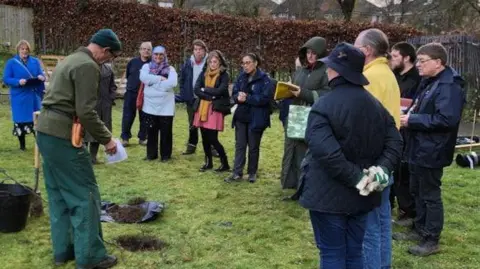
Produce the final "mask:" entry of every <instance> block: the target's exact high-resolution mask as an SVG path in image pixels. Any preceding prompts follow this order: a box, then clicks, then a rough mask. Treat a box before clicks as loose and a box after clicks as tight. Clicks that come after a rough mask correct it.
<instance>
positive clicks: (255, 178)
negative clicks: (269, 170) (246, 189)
mask: <svg viewBox="0 0 480 269" xmlns="http://www.w3.org/2000/svg"><path fill="white" fill-rule="evenodd" d="M255 181H257V175H256V174H251V175H248V182H250V183H255Z"/></svg>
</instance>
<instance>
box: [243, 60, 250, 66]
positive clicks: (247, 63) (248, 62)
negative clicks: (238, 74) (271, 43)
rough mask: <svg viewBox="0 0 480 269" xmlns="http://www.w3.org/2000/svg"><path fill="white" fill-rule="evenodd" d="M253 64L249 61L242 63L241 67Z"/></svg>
mask: <svg viewBox="0 0 480 269" xmlns="http://www.w3.org/2000/svg"><path fill="white" fill-rule="evenodd" d="M251 63H252V61H247V62H242V63H241V65H243V66H245V65H250V64H251Z"/></svg>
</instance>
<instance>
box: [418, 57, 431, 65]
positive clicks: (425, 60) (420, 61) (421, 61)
mask: <svg viewBox="0 0 480 269" xmlns="http://www.w3.org/2000/svg"><path fill="white" fill-rule="evenodd" d="M431 60H436V59H432V58H429V59H417V60H416V61H415V63H417V64H425V63H426V62H428V61H431Z"/></svg>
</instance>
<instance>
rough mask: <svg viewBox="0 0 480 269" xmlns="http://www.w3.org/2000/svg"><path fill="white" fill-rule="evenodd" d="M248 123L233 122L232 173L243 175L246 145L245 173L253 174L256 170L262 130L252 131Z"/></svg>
mask: <svg viewBox="0 0 480 269" xmlns="http://www.w3.org/2000/svg"><path fill="white" fill-rule="evenodd" d="M248 127H249V124H248V123H242V122H238V121H237V122H235V161H234V162H235V163H234V167H233V173H234V174H236V175H239V176H242V175H243V168H244V167H245V162H246V153H247V146H248V167H247V173H248V174H249V175H254V174H256V173H257V170H258V161H259V156H260V142H261V140H262V135H263V131H261V132H252V131H250V130H249V128H248Z"/></svg>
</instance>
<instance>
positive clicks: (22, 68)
mask: <svg viewBox="0 0 480 269" xmlns="http://www.w3.org/2000/svg"><path fill="white" fill-rule="evenodd" d="M30 48H31V47H30V44H29V43H28V42H27V41H26V40H21V41H20V42H18V44H17V46H16V49H17V55H15V56H14V57H13V58H11V59H10V60H8V61H7V63H6V64H5V70H4V71H3V82H4V83H5V84H6V85H7V86H8V87H10V106H11V109H12V119H13V135H14V136H16V137H18V141H19V142H20V149H21V150H25V135H26V134H30V133H33V112H35V111H38V110H40V104H41V99H42V97H43V91H44V90H45V84H44V81H45V74H44V73H43V71H42V67H41V65H40V61H39V60H38V59H37V58H35V57H33V56H30V51H31V49H30Z"/></svg>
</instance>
